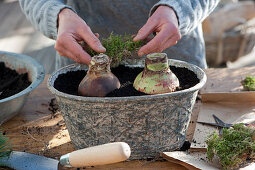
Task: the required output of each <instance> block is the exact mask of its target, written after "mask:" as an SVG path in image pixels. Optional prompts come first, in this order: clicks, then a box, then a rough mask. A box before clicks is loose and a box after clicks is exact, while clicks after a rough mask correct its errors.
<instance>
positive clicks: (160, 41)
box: [133, 6, 181, 56]
mask: <svg viewBox="0 0 255 170" xmlns="http://www.w3.org/2000/svg"><path fill="white" fill-rule="evenodd" d="M153 32H156V36H155V37H154V38H153V39H151V40H150V41H149V42H148V43H147V44H146V45H144V46H143V47H142V48H141V49H140V50H139V51H138V55H139V56H143V55H145V54H150V53H155V52H162V51H163V50H165V49H166V48H168V47H170V46H172V45H175V44H177V41H178V40H179V39H180V38H181V34H180V32H179V29H178V19H177V17H176V14H175V12H174V10H173V9H172V8H170V7H168V6H159V7H158V8H157V10H156V11H155V12H154V13H153V15H152V16H151V17H150V18H149V19H148V20H147V22H146V24H145V25H144V26H143V27H142V28H141V29H140V30H139V31H138V33H137V35H136V36H135V38H134V39H133V40H134V41H139V40H144V39H146V38H147V37H148V36H149V35H150V34H151V33H153Z"/></svg>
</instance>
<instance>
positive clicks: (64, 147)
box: [0, 75, 186, 170]
mask: <svg viewBox="0 0 255 170" xmlns="http://www.w3.org/2000/svg"><path fill="white" fill-rule="evenodd" d="M47 78H48V75H47V76H46V77H45V79H44V82H43V83H42V84H41V85H40V86H39V87H38V88H36V89H35V90H34V91H33V92H32V93H31V94H30V96H29V98H28V101H27V102H26V104H25V106H24V108H23V110H22V111H21V112H20V114H18V115H17V116H15V117H14V118H13V119H11V120H10V121H8V122H6V123H5V124H3V125H2V126H1V127H0V128H1V129H3V131H4V133H5V134H6V135H7V136H8V137H9V138H10V140H11V141H12V145H13V150H16V151H26V152H29V153H35V154H38V155H44V156H47V157H51V158H56V159H59V157H60V156H61V155H63V154H66V153H68V152H71V151H73V150H74V147H73V145H72V144H71V140H70V137H69V134H68V131H67V129H66V126H65V123H64V121H63V117H62V115H61V113H60V112H56V113H52V112H51V111H50V110H49V108H50V102H51V100H52V99H54V96H53V95H52V94H51V93H50V91H49V90H48V88H47V85H46V82H47ZM0 169H1V168H0ZM92 169H162V170H163V169H174V170H185V169H186V168H185V167H183V166H181V165H178V164H175V163H171V162H168V161H145V160H139V161H126V162H122V163H117V164H112V165H106V166H98V167H94V168H92ZM1 170H2V169H1Z"/></svg>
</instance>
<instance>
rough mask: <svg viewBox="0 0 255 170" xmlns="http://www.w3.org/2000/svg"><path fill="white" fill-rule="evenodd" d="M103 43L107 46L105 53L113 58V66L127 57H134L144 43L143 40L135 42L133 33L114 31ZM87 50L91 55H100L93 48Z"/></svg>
mask: <svg viewBox="0 0 255 170" xmlns="http://www.w3.org/2000/svg"><path fill="white" fill-rule="evenodd" d="M101 43H102V45H103V46H104V47H105V48H106V52H105V54H106V55H108V56H109V57H110V58H111V67H116V66H118V65H119V63H120V62H121V61H122V60H124V59H125V58H130V57H132V55H134V54H135V53H137V51H138V49H139V48H140V47H141V46H142V45H143V43H142V41H137V42H134V41H133V38H132V36H131V35H125V36H121V35H114V34H113V33H111V34H110V36H109V37H108V38H103V39H102V40H101ZM86 51H87V52H88V53H89V54H90V55H91V56H94V55H98V53H97V52H95V51H93V50H92V49H91V48H88V49H86Z"/></svg>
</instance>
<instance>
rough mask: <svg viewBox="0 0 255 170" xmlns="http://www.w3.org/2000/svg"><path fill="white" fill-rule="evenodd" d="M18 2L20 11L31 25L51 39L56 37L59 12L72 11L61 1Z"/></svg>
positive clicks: (34, 0)
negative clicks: (63, 10)
mask: <svg viewBox="0 0 255 170" xmlns="http://www.w3.org/2000/svg"><path fill="white" fill-rule="evenodd" d="M19 2H20V6H21V9H22V11H23V12H24V14H25V15H26V17H27V19H28V20H30V22H31V23H32V25H33V26H34V27H35V28H36V29H37V30H39V31H40V32H42V33H43V34H44V35H45V36H47V37H49V38H51V39H56V37H57V21H58V14H59V12H60V11H61V10H62V9H64V8H70V9H72V8H71V7H70V6H67V5H65V4H64V2H63V1H62V0H19ZM72 10H73V9H72Z"/></svg>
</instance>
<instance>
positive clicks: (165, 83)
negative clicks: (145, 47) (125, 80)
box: [133, 53, 180, 95]
mask: <svg viewBox="0 0 255 170" xmlns="http://www.w3.org/2000/svg"><path fill="white" fill-rule="evenodd" d="M133 86H134V88H135V89H136V90H138V91H140V92H143V93H146V94H151V95H153V94H162V93H171V92H174V91H176V88H177V87H179V86H180V83H179V80H178V78H177V77H176V75H175V74H174V73H173V72H172V71H171V70H170V68H169V65H168V58H167V54H165V53H152V54H148V55H147V56H146V59H145V67H144V70H143V71H142V72H141V73H140V74H138V75H137V77H136V79H135V81H134V84H133Z"/></svg>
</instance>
